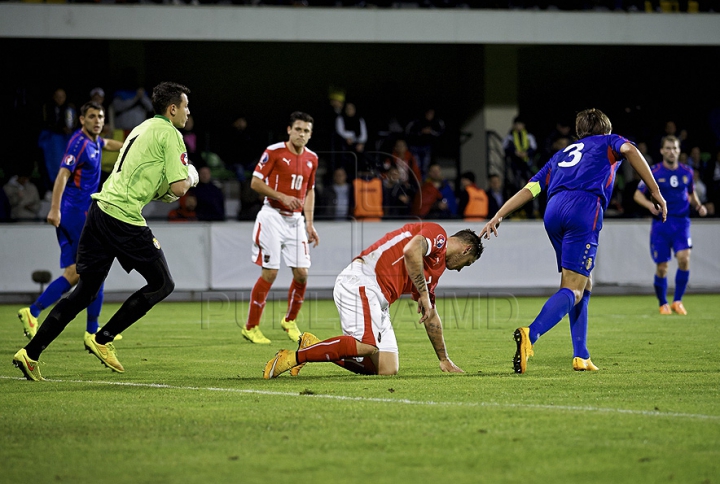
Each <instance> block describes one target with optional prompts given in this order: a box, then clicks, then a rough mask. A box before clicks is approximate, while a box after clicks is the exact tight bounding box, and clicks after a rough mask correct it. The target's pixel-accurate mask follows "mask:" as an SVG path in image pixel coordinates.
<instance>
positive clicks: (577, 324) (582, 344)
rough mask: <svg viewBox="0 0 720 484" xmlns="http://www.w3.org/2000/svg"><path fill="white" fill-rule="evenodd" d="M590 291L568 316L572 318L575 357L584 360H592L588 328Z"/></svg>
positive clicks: (571, 334) (584, 293) (586, 292)
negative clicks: (589, 349)
mask: <svg viewBox="0 0 720 484" xmlns="http://www.w3.org/2000/svg"><path fill="white" fill-rule="evenodd" d="M590 294H591V293H590V291H585V292H583V297H582V299H580V302H579V303H577V304H576V305H575V307H573V308H572V309H571V310H570V312H569V313H568V316H569V317H570V336H572V344H573V356H579V357H580V358H583V359H588V358H590V352H589V351H588V349H587V328H588V303H589V302H590Z"/></svg>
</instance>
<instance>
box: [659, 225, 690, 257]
mask: <svg viewBox="0 0 720 484" xmlns="http://www.w3.org/2000/svg"><path fill="white" fill-rule="evenodd" d="M685 249H692V239H691V238H690V219H689V218H687V217H682V218H681V217H668V218H667V220H666V221H665V223H662V222H661V221H660V220H653V223H652V227H651V228H650V255H652V258H653V261H655V263H656V264H660V263H662V262H668V261H669V260H670V259H671V253H670V251H671V250H672V251H673V252H675V256H676V257H677V253H678V252H680V251H681V250H685Z"/></svg>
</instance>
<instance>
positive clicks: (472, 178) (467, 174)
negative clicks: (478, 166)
mask: <svg viewBox="0 0 720 484" xmlns="http://www.w3.org/2000/svg"><path fill="white" fill-rule="evenodd" d="M460 178H466V179H468V180H470V181H471V182H472V183H475V173H473V172H471V171H466V172H465V173H463V174H462V175H460Z"/></svg>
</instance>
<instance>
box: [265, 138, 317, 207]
mask: <svg viewBox="0 0 720 484" xmlns="http://www.w3.org/2000/svg"><path fill="white" fill-rule="evenodd" d="M317 167H318V157H317V155H316V154H315V153H314V152H312V151H311V150H309V149H307V147H306V148H305V149H303V152H302V153H301V154H299V155H296V154H294V153H293V152H292V151H290V150H289V149H288V147H287V144H286V143H275V144H274V145H270V146H268V147H267V148H266V149H265V151H264V152H263V154H262V156H261V157H260V161H259V162H258V164H257V166H256V167H255V171H254V172H253V176H255V177H258V178H260V179H261V180H264V181H265V183H267V185H268V186H269V187H270V188H272V189H274V190H277V191H278V192H280V193H284V194H285V195H289V196H291V197H296V198H299V199H300V200H301V201H302V202H303V205H304V204H305V195H306V194H307V191H308V188H310V189H312V188H315V172H317ZM265 204H266V205H270V206H271V207H273V208H275V209H277V210H279V211H280V212H281V213H286V214H290V213H292V212H293V211H292V210H290V209H289V208H288V207H286V206H285V205H283V204H282V203H280V201H278V200H273V199H268V198H267V197H265ZM303 205H301V206H300V208H297V209H296V210H294V212H302V207H303Z"/></svg>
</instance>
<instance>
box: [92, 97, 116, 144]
mask: <svg viewBox="0 0 720 484" xmlns="http://www.w3.org/2000/svg"><path fill="white" fill-rule="evenodd" d="M90 100H91V101H93V102H96V103H98V104H99V105H100V106H102V107H103V109H104V111H105V112H106V113H107V112H108V110H109V109H110V108H109V106H108V105H107V104H106V103H105V90H104V89H103V88H102V87H95V88H93V89H92V90H91V91H90ZM114 129H115V125H114V124H113V121H112V119H110V117H109V116H105V125H104V126H103V130H102V132H101V133H100V136H102V137H103V138H111V139H112V138H113V131H114Z"/></svg>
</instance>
